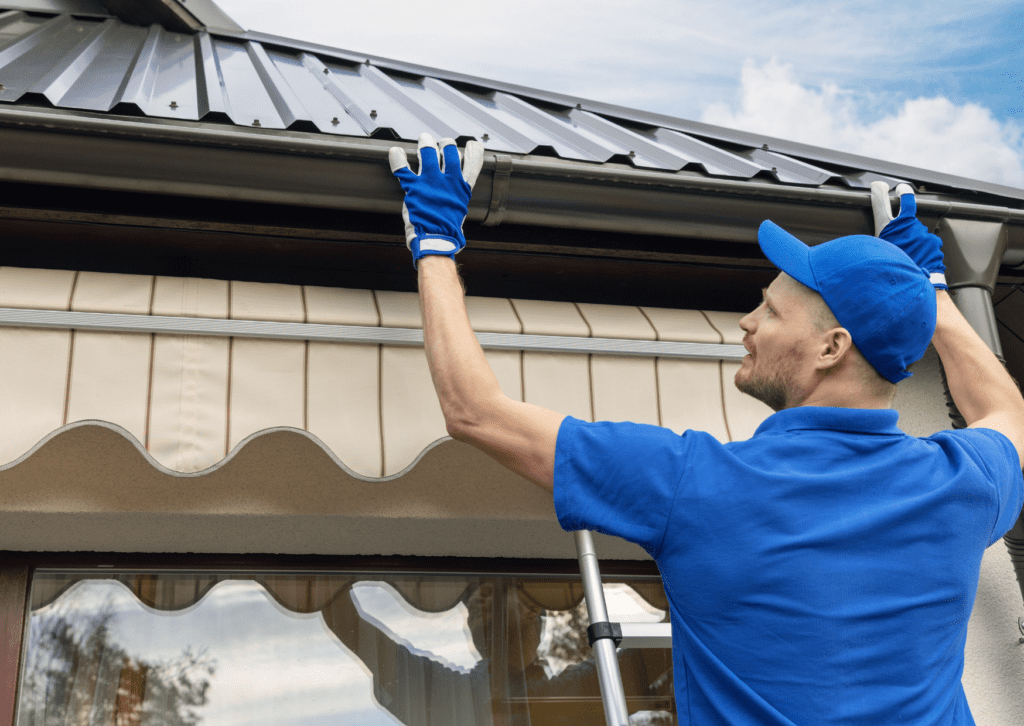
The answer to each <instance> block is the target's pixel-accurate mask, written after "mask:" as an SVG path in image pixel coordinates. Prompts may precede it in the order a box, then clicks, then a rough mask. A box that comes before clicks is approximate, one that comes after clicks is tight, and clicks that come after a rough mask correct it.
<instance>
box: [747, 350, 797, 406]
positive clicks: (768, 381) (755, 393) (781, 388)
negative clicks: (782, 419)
mask: <svg viewBox="0 0 1024 726" xmlns="http://www.w3.org/2000/svg"><path fill="white" fill-rule="evenodd" d="M734 382H735V384H736V388H737V389H739V391H740V393H745V394H747V395H748V396H752V397H754V398H756V399H757V400H758V401H760V402H761V403H763V404H764V405H766V406H768V408H770V409H771V410H773V411H775V412H778V411H781V410H782V409H784V408H786V403H787V401H788V400H789V396H788V393H787V387H786V382H785V381H784V380H783V378H782V376H781V375H779V374H778V373H775V374H774V375H771V376H764V375H762V376H755V375H754V374H753V359H751V375H750V376H749V377H748V378H747V379H746V380H740V379H739V374H738V373H737V377H736V380H735V381H734Z"/></svg>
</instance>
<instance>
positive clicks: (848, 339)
mask: <svg viewBox="0 0 1024 726" xmlns="http://www.w3.org/2000/svg"><path fill="white" fill-rule="evenodd" d="M852 348H853V336H851V335H850V331H849V330H847V329H846V328H843V327H838V328H832V329H831V330H829V331H828V332H827V333H826V334H825V337H824V342H823V344H822V345H821V347H820V348H819V349H818V350H819V360H820V358H821V357H824V358H825V359H826V360H824V361H820V362H821V363H822V365H821V367H822V368H831V367H832V366H834V365H836V364H837V363H839V361H840V360H842V359H843V357H844V356H845V355H846V353H847V352H848V351H849V350H851V349H852Z"/></svg>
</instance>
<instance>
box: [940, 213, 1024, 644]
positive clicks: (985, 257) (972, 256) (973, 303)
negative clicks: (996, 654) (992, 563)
mask: <svg viewBox="0 0 1024 726" xmlns="http://www.w3.org/2000/svg"><path fill="white" fill-rule="evenodd" d="M935 232H936V234H938V235H939V237H940V238H941V239H942V246H943V251H944V252H945V257H946V280H947V281H948V283H949V291H950V295H951V297H952V299H953V303H954V304H955V305H956V307H957V309H958V310H959V311H960V312H961V313H962V314H963V316H964V318H966V319H967V322H968V323H969V324H970V326H971V327H972V328H973V329H974V331H975V332H976V333H977V334H978V336H979V337H980V338H981V339H982V340H983V341H985V344H986V345H987V346H988V347H989V350H991V351H992V352H993V353H994V354H995V356H996V358H998V359H999V362H1000V363H1002V364H1003V365H1004V366H1005V365H1006V359H1005V358H1004V357H1003V349H1002V345H1001V344H1000V342H999V329H998V327H997V325H996V316H995V310H994V308H993V306H992V294H993V292H995V283H996V277H997V276H998V274H999V265H1000V263H1001V262H1004V259H1003V258H1004V255H1005V254H1006V252H1007V230H1006V225H1004V224H1002V223H1000V222H990V221H980V220H969V219H950V218H949V217H941V218H940V219H939V223H938V227H937V229H936V230H935ZM939 374H940V375H941V377H942V390H943V393H944V394H945V397H946V407H947V408H948V409H949V417H950V419H952V422H953V428H954V429H962V428H966V427H967V422H966V421H965V420H964V417H963V416H962V415H961V413H960V411H959V409H957V406H956V403H955V402H954V401H953V396H952V394H951V393H950V391H949V382H948V381H947V380H946V370H945V368H944V367H943V365H942V361H941V359H940V361H939ZM1003 541H1004V542H1005V543H1006V547H1007V549H1008V550H1009V552H1010V561H1011V562H1012V563H1013V569H1014V573H1015V574H1016V576H1017V584H1018V586H1019V587H1020V590H1021V598H1022V599H1024V512H1022V513H1021V515H1020V516H1018V518H1017V523H1016V524H1014V526H1013V528H1012V529H1010V531H1009V532H1007V533H1006V535H1005V536H1004V537H1003ZM1018 627H1020V628H1021V629H1022V632H1024V623H1022V621H1021V619H1020V618H1018Z"/></svg>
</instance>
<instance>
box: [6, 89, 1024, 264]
mask: <svg viewBox="0 0 1024 726" xmlns="http://www.w3.org/2000/svg"><path fill="white" fill-rule="evenodd" d="M0 145H2V147H3V148H4V149H5V153H4V155H3V157H0V179H2V180H5V181H13V182H28V183H37V184H53V185H58V186H71V187H81V188H91V189H108V190H121V191H134V192H139V191H141V192H149V193H159V194H170V195H178V196H188V197H203V198H208V199H224V200H236V201H250V202H260V203H273V204H282V205H294V206H299V207H322V208H327V209H348V210H354V211H362V212H374V213H385V214H399V213H400V212H401V208H402V192H401V189H400V187H399V185H398V183H397V182H396V181H395V179H394V177H393V176H392V174H391V172H390V170H389V167H388V163H387V154H388V149H389V148H390V147H391V146H395V145H399V146H403V147H405V148H407V149H408V150H409V151H410V152H411V151H412V150H413V148H414V147H413V145H412V144H408V143H398V144H396V143H395V142H391V141H384V140H377V139H358V138H351V139H345V140H344V141H341V140H337V139H334V138H320V137H317V136H312V135H306V134H301V133H299V132H268V131H262V130H258V129H247V128H239V127H233V126H222V125H215V124H202V123H198V124H190V125H189V126H181V125H178V124H173V123H170V122H156V121H153V120H150V119H130V120H129V119H111V118H109V117H105V116H103V115H101V114H92V115H85V114H82V113H74V114H72V113H68V112H56V111H53V110H42V109H24V108H3V107H0ZM499 163H502V161H500V160H499V159H498V158H497V157H496V156H495V155H490V154H488V155H486V156H485V159H484V167H483V171H482V173H481V176H480V179H479V180H478V182H477V186H476V189H475V192H476V193H475V194H474V197H473V200H472V202H471V204H470V209H469V217H468V218H469V220H470V221H474V222H485V220H486V219H487V216H488V213H489V210H490V209H491V208H492V206H495V205H494V204H492V195H493V191H494V190H495V189H499V190H501V189H503V190H504V192H503V193H504V194H505V195H506V198H505V199H504V200H503V202H502V204H503V207H504V211H503V215H502V217H501V220H502V223H511V224H531V225H541V226H547V227H556V228H559V227H560V228H573V229H594V230H603V231H621V232H627V233H634V234H636V233H639V234H651V235H666V236H679V237H689V238H702V239H707V240H709V241H710V240H720V241H731V242H737V241H738V242H749V243H756V241H757V228H758V226H759V225H760V223H761V222H762V221H763V220H764V219H769V218H770V219H772V220H774V221H776V222H778V223H779V224H782V225H783V226H784V227H786V228H787V229H789V230H790V231H791V232H793V233H794V234H796V235H797V236H798V237H801V238H802V239H804V240H805V241H807V242H809V243H814V242H818V241H823V240H825V239H830V238H832V237H835V236H837V235H838V234H853V233H863V234H871V233H872V232H873V229H872V221H871V220H872V215H871V197H870V192H869V191H867V190H864V191H861V190H847V189H841V188H825V187H811V188H808V187H795V186H787V185H781V184H777V183H773V182H768V181H762V180H754V181H736V180H730V179H717V178H709V177H705V176H702V175H700V174H698V173H695V172H677V173H667V172H660V171H644V170H638V169H632V168H630V167H626V166H618V165H613V164H603V165H599V164H587V163H572V162H566V161H562V160H555V159H547V158H540V157H530V156H523V157H515V158H512V157H508V156H505V157H503V163H504V164H505V166H506V167H507V168H510V169H511V172H510V174H509V176H508V180H507V183H503V184H502V185H499V186H498V187H495V185H494V182H493V180H494V177H495V174H494V172H495V169H496V166H497V165H498V164H499ZM197 180H198V181H197ZM918 208H919V211H920V214H921V215H922V217H923V218H925V220H926V221H927V222H930V223H934V222H937V221H938V219H939V218H941V217H944V216H955V217H958V218H965V219H976V220H987V221H997V222H1001V223H1004V224H1005V225H1006V226H1007V230H1008V241H1009V244H1008V248H1007V256H1006V257H1005V258H1004V262H1006V263H1007V264H1015V265H1016V264H1020V263H1021V262H1022V261H1024V210H1018V209H1008V208H1005V207H995V206H987V205H977V204H967V203H963V202H959V201H950V200H946V199H939V198H934V197H932V198H929V197H928V196H927V195H919V199H918Z"/></svg>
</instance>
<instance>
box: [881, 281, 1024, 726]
mask: <svg viewBox="0 0 1024 726" xmlns="http://www.w3.org/2000/svg"><path fill="white" fill-rule="evenodd" d="M1018 294H1019V293H1018ZM997 310H998V308H997ZM1001 338H1002V342H1003V347H1004V350H1007V349H1008V348H1009V347H1010V346H1011V345H1013V342H1012V341H1011V340H1009V338H1008V337H1007V331H1006V329H1005V327H1004V328H1003V330H1002V335H1001ZM1016 365H1018V363H1017V362H1016V361H1014V365H1012V366H1010V368H1011V372H1012V370H1013V369H1014V368H1015V367H1016ZM911 371H912V372H913V373H914V375H913V376H911V377H910V378H908V379H906V380H905V381H903V382H901V383H900V384H899V387H898V388H897V393H896V400H895V402H894V406H895V408H896V409H897V410H898V411H899V412H900V419H899V424H898V425H899V427H900V428H901V429H903V430H904V431H906V432H907V433H908V434H911V435H914V436H928V435H931V434H933V433H935V432H937V431H941V430H943V429H947V428H950V423H949V416H948V414H947V412H946V405H945V397H944V395H943V391H942V381H941V378H940V375H939V358H938V355H937V354H936V352H935V348H934V347H931V346H929V348H928V352H927V353H926V354H925V356H924V358H922V359H921V360H920V361H918V362H917V363H916V364H915V365H914V366H913V367H912V368H911ZM1020 616H1024V604H1022V601H1021V591H1020V588H1019V587H1018V585H1017V580H1016V578H1015V577H1014V573H1013V567H1012V565H1011V564H1010V558H1009V555H1008V553H1007V551H1006V547H1005V545H1003V543H1002V542H997V543H996V544H994V545H992V546H991V547H989V548H988V550H986V552H985V556H984V558H983V560H982V563H981V577H980V580H979V583H978V594H977V597H976V599H975V601H974V610H973V611H972V613H971V619H970V621H969V622H968V626H967V646H966V648H965V662H964V674H963V686H964V691H965V692H966V694H967V702H968V703H969V704H970V707H971V711H972V713H973V714H974V719H975V721H976V722H977V724H978V726H1019V724H1021V723H1024V697H1022V696H1021V685H1022V684H1024V650H1022V649H1024V644H1021V643H1019V642H1018V639H1019V638H1020V637H1021V635H1022V634H1021V632H1020V631H1019V629H1018V627H1017V618H1018V617H1020Z"/></svg>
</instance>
